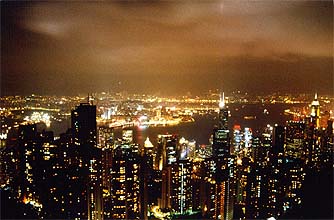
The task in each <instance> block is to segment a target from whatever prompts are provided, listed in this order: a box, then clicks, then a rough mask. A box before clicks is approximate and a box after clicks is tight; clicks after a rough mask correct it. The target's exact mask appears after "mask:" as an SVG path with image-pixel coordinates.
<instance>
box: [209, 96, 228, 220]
mask: <svg viewBox="0 0 334 220" xmlns="http://www.w3.org/2000/svg"><path fill="white" fill-rule="evenodd" d="M228 116H229V112H228V108H227V105H226V103H225V97H224V93H223V96H222V97H221V99H220V102H219V115H218V119H219V121H218V127H216V128H214V131H213V144H212V149H213V160H214V161H215V164H216V173H215V181H216V189H215V200H216V201H215V214H214V218H216V219H232V218H233V197H232V193H231V191H232V188H233V180H232V179H231V178H233V171H232V169H231V168H232V167H231V165H232V162H231V155H230V132H229V127H228Z"/></svg>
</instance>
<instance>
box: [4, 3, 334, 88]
mask: <svg viewBox="0 0 334 220" xmlns="http://www.w3.org/2000/svg"><path fill="white" fill-rule="evenodd" d="M333 84H334V81H333V3H332V1H331V0H330V1H313V2H312V1H293V0H290V1H278V0H277V1H270V0H268V1H267V0H266V1H184V2H181V1H145V2H139V1H135V2H117V1H104V2H89V3H83V2H70V3H66V2H59V1H58V2H56V3H51V2H46V1H43V2H36V1H34V2H30V3H29V2H28V3H27V2H21V1H14V2H1V95H14V94H18V95H26V94H31V93H35V94H42V95H44V94H57V95H72V94H78V93H83V94H86V93H88V92H101V91H115V90H127V91H129V92H140V93H142V92H144V93H157V92H158V93H160V94H162V95H174V94H185V93H187V92H191V93H192V94H201V93H203V92H204V91H207V90H209V89H221V90H225V91H231V90H237V89H238V90H242V91H247V92H250V93H271V92H277V91H281V92H292V93H300V92H312V93H313V92H315V91H317V92H319V93H326V94H333Z"/></svg>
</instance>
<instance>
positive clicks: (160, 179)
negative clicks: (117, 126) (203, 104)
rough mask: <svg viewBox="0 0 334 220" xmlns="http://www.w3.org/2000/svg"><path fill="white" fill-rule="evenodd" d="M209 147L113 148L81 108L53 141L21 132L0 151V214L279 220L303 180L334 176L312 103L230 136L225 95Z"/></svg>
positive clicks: (177, 140)
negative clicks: (326, 173) (1, 200)
mask: <svg viewBox="0 0 334 220" xmlns="http://www.w3.org/2000/svg"><path fill="white" fill-rule="evenodd" d="M321 120H322V121H324V120H326V123H322V122H321ZM323 124H325V125H323ZM210 140H211V144H210V145H197V144H196V143H195V142H193V141H188V140H185V139H184V138H181V137H179V136H178V135H177V134H161V135H159V136H158V137H157V144H156V145H155V146H154V145H153V144H152V143H151V142H150V140H149V139H148V138H147V140H146V141H145V144H144V146H140V145H138V144H137V143H135V141H134V137H133V132H132V130H128V129H124V130H123V132H122V138H121V139H116V138H114V134H113V129H112V128H110V127H103V126H99V127H98V126H97V123H96V106H95V105H92V104H91V103H89V102H87V103H82V104H80V105H78V106H77V107H75V109H73V110H72V112H71V129H69V130H68V131H67V132H66V133H64V134H62V135H60V137H59V138H55V137H54V136H53V133H52V132H48V131H42V132H38V131H37V127H36V125H35V124H24V125H23V124H22V125H20V126H19V129H18V136H17V139H16V140H14V141H12V142H9V143H7V145H6V148H3V149H2V150H1V191H2V194H3V195H6V196H8V201H11V202H8V203H7V204H8V205H7V210H1V211H2V212H4V215H5V217H9V216H13V215H16V216H15V217H16V218H19V217H21V218H24V217H26V218H37V217H38V218H47V219H51V218H57V219H65V218H70V219H167V218H183V217H185V216H193V218H203V219H256V218H262V219H263V218H270V217H273V218H279V217H281V216H284V214H285V213H287V212H289V211H290V210H294V209H298V208H300V207H301V206H302V204H303V190H302V189H303V183H304V180H305V177H306V176H307V175H308V173H309V172H310V171H312V172H319V171H320V170H322V169H328V168H329V169H332V168H333V161H332V157H333V121H332V120H331V119H330V118H326V117H325V116H323V117H320V104H319V101H318V100H317V97H315V99H314V101H313V102H312V104H311V113H310V115H309V116H307V117H305V118H303V119H302V120H299V121H289V122H287V124H286V125H284V126H283V125H275V126H269V125H268V126H267V127H266V128H264V129H263V133H262V134H261V135H253V134H252V131H251V129H249V128H244V129H241V127H240V126H234V129H233V130H230V129H229V110H228V106H227V103H226V101H225V98H224V95H223V96H222V98H221V100H220V103H219V116H218V121H217V126H216V127H215V128H213V132H212V137H211V139H210ZM13 210H15V213H11V212H12V211H13ZM6 212H7V213H6Z"/></svg>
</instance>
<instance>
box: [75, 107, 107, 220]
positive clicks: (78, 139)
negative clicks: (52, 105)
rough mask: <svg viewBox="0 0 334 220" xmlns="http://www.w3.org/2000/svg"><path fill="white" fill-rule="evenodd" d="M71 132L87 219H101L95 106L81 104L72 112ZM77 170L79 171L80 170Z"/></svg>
mask: <svg viewBox="0 0 334 220" xmlns="http://www.w3.org/2000/svg"><path fill="white" fill-rule="evenodd" d="M71 116H72V118H71V119H72V132H73V139H74V144H75V146H76V152H77V156H78V159H79V167H80V168H81V169H82V175H81V178H82V179H83V182H84V183H85V186H84V187H85V190H84V192H83V193H84V194H86V198H87V217H88V219H103V201H102V181H101V178H100V176H101V170H102V166H101V161H102V151H101V149H99V148H97V127H96V106H95V105H92V104H90V103H81V104H80V105H79V106H77V107H76V108H75V109H74V110H72V114H71ZM80 168H79V169H80Z"/></svg>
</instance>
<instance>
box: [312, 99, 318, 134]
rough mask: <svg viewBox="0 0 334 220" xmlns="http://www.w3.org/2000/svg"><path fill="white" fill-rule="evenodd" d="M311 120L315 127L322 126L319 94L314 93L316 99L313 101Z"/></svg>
mask: <svg viewBox="0 0 334 220" xmlns="http://www.w3.org/2000/svg"><path fill="white" fill-rule="evenodd" d="M311 122H312V123H314V125H315V128H317V129H318V128H319V127H320V103H319V101H318V94H317V93H316V94H315V95H314V100H313V101H312V103H311Z"/></svg>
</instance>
